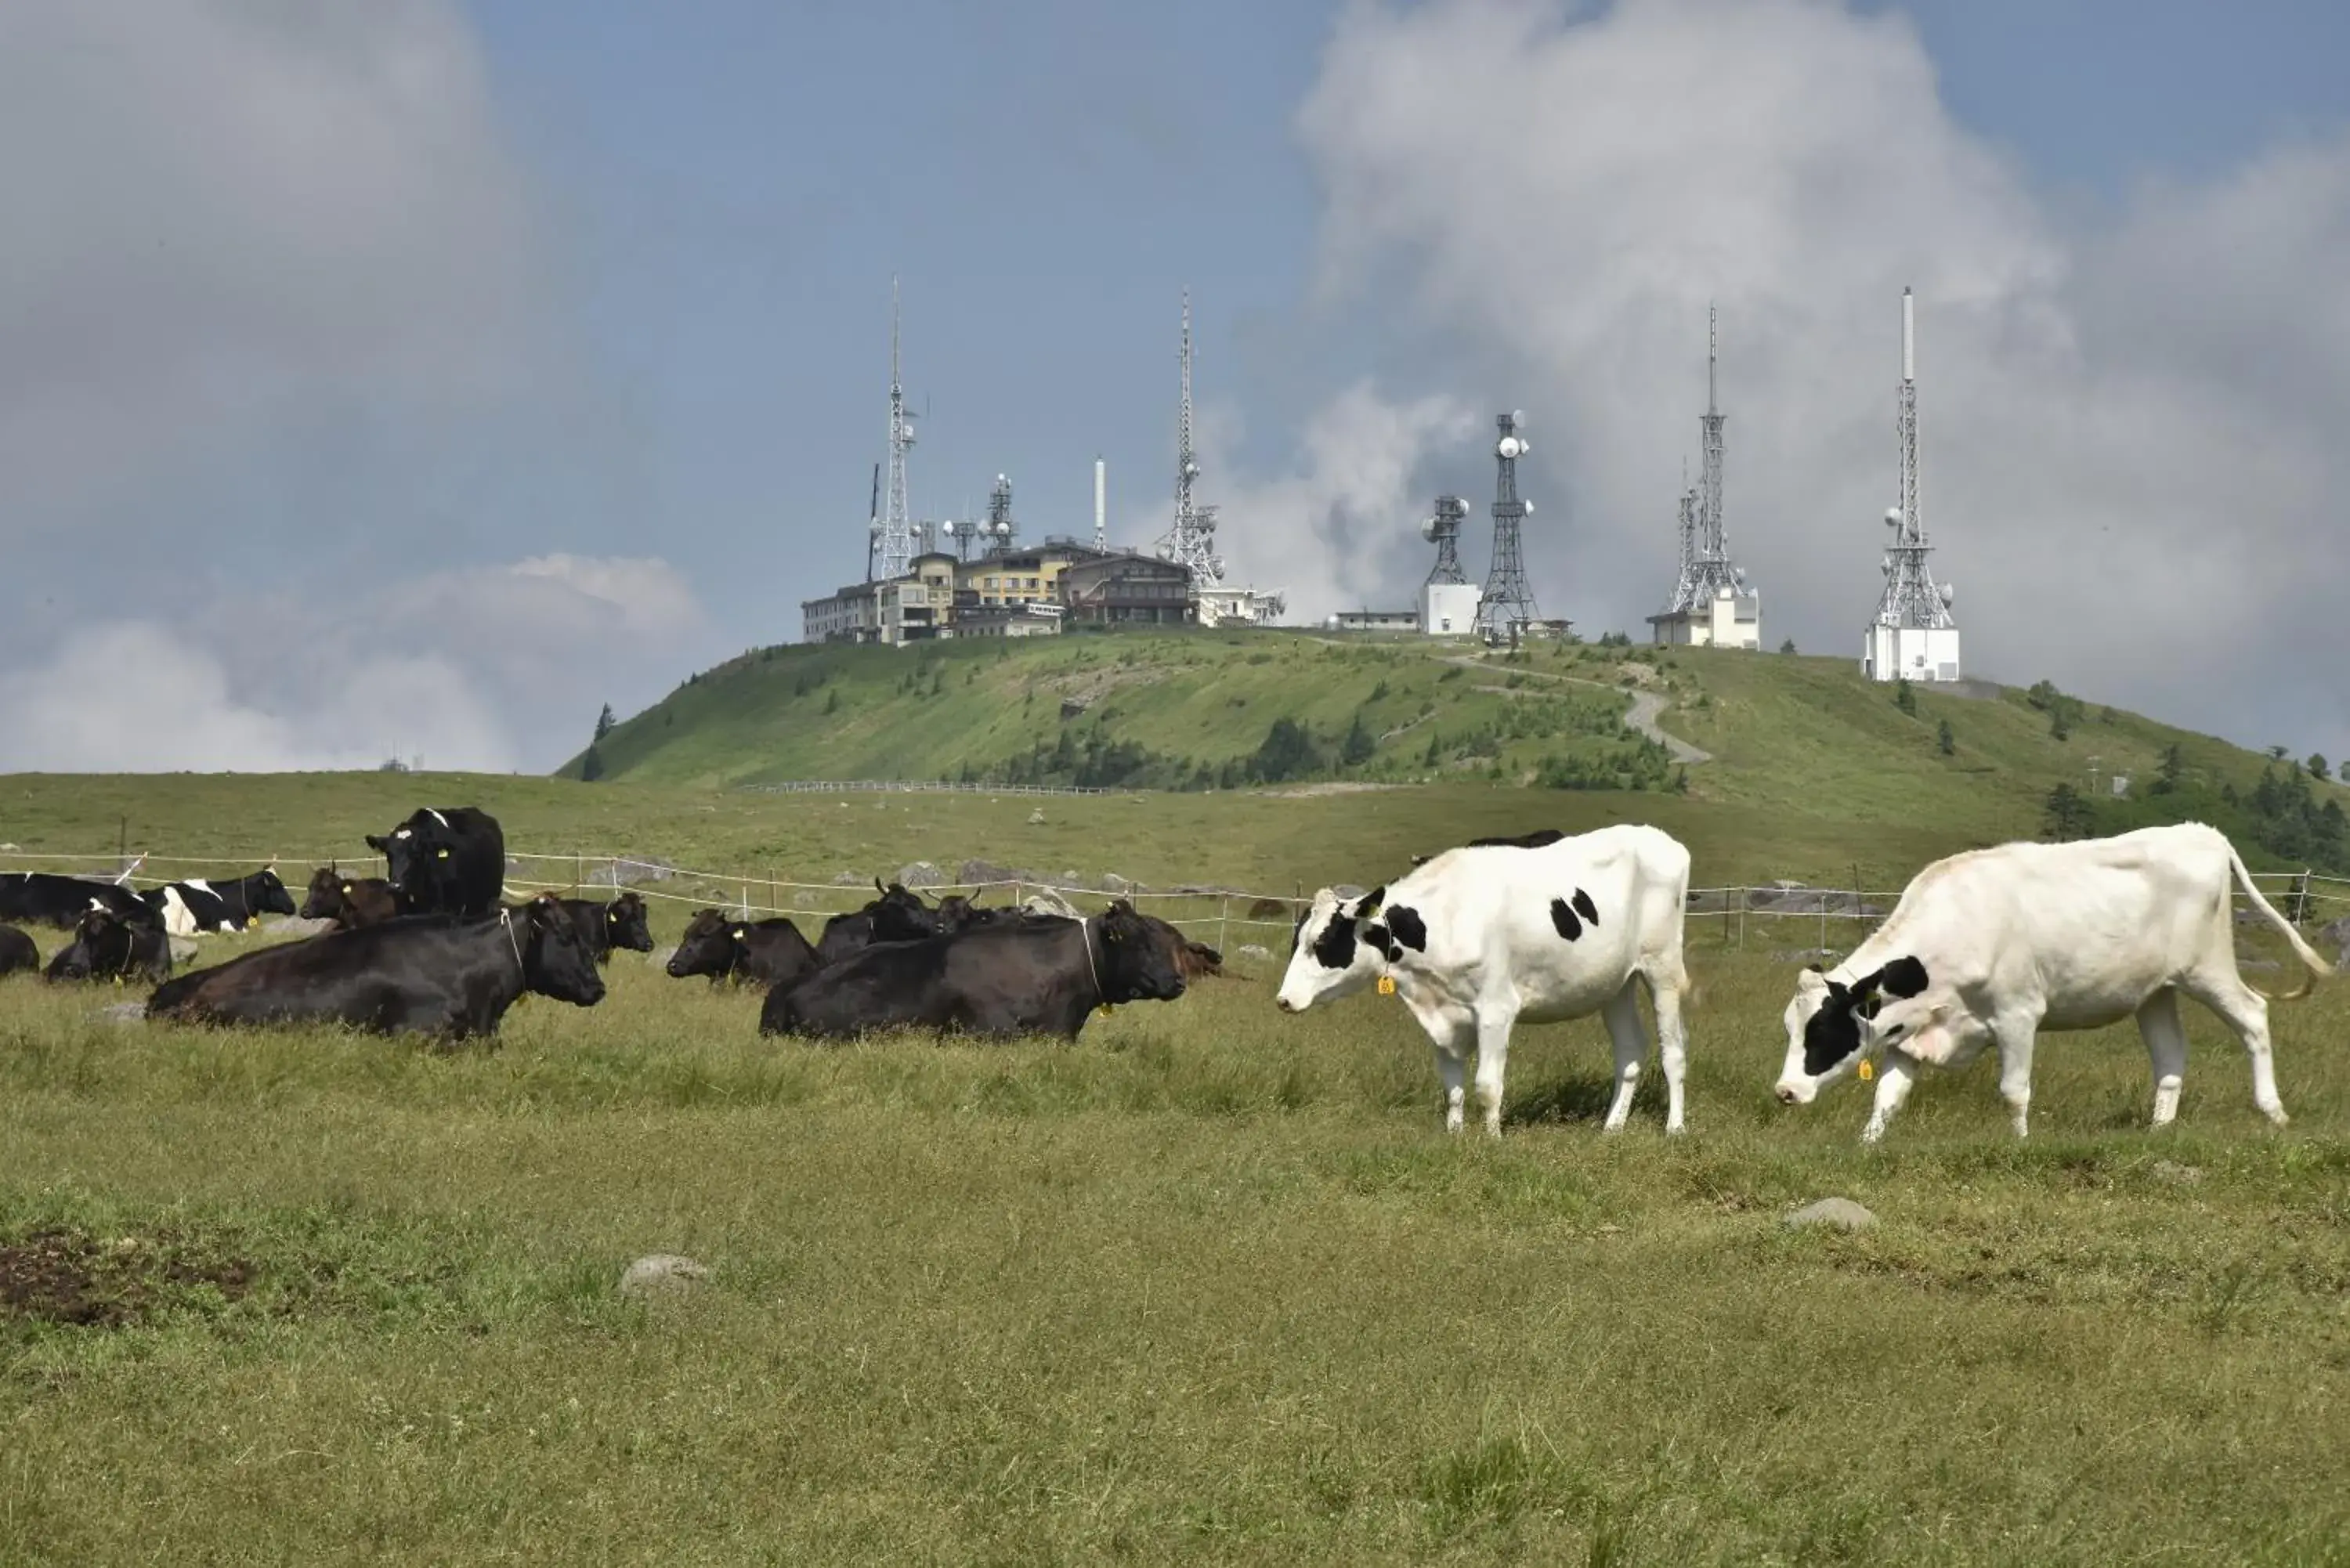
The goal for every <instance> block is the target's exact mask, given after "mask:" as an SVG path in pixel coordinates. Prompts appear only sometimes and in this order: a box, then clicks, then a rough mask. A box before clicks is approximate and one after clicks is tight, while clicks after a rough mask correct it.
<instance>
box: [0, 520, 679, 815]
mask: <svg viewBox="0 0 2350 1568" xmlns="http://www.w3.org/2000/svg"><path fill="white" fill-rule="evenodd" d="M256 626H258V627H261V628H265V631H264V633H263V634H262V635H258V636H256V635H255V632H254V628H255V627H256ZM289 650H290V651H289ZM712 651H713V650H712V649H711V648H710V646H709V628H708V623H707V619H706V618H705V616H704V614H703V612H702V607H701V606H700V604H699V603H698V602H697V601H696V599H695V598H694V596H693V594H692V591H691V588H690V587H687V585H686V583H685V581H684V579H683V578H682V577H681V576H680V575H679V574H678V572H677V571H676V569H675V568H674V567H672V566H670V565H669V564H668V563H667V562H664V561H660V560H655V559H635V560H630V559H595V558H587V557H577V556H563V557H546V556H542V557H536V558H533V559H530V560H525V561H520V562H515V563H513V564H510V565H506V566H491V567H484V568H481V569H478V570H474V571H465V572H446V573H438V574H434V575H432V576H429V577H426V578H423V579H421V580H418V581H414V582H402V583H399V584H396V585H394V586H393V587H390V588H389V589H387V590H385V591H384V592H382V593H380V594H376V595H373V596H368V597H360V598H358V599H354V600H350V601H348V602H338V603H328V602H325V601H308V600H303V599H300V598H283V599H278V600H275V601H271V602H269V603H267V604H266V606H265V609H264V611H263V613H261V614H259V615H258V616H256V614H255V607H254V604H253V602H252V601H243V602H239V603H236V604H232V605H223V606H210V607H198V608H197V610H196V612H195V613H192V614H190V615H187V616H184V617H182V618H180V619H178V620H176V621H173V622H171V623H162V622H157V621H152V620H141V619H135V618H126V619H120V620H101V621H97V622H95V623H93V624H91V625H90V626H88V628H85V629H82V630H78V631H76V632H75V633H73V634H71V635H70V636H69V637H68V639H66V640H65V642H64V644H63V645H62V646H61V647H60V648H59V649H57V652H56V654H55V656H54V658H53V659H50V660H48V661H47V663H45V664H43V665H40V666H38V667H36V668H34V669H30V670H20V671H16V672H14V673H12V674H11V675H10V676H9V677H8V679H7V680H5V682H0V770H8V769H15V768H28V769H29V768H41V769H47V770H51V771H61V772H75V771H98V772H124V773H158V772H171V771H178V770H190V771H199V772H208V771H228V772H236V773H269V772H277V771H283V770H286V769H305V768H349V767H372V766H374V765H375V764H376V763H380V762H382V761H383V760H384V759H385V758H387V757H390V756H398V757H401V758H410V759H413V758H421V759H422V760H423V762H424V763H426V764H427V765H429V766H432V767H436V768H463V769H478V770H482V771H484V772H504V771H506V770H509V769H513V768H518V767H525V766H527V767H534V768H536V767H541V766H545V765H547V764H548V763H550V762H551V761H553V760H556V759H560V758H562V757H564V756H567V755H568V754H569V753H572V752H574V751H576V750H577V749H578V747H579V746H580V745H581V744H582V743H584V742H585V740H586V737H587V730H588V727H589V725H590V724H591V723H592V722H593V721H594V718H595V716H596V711H597V708H598V706H599V705H600V704H601V703H602V702H603V701H605V700H606V699H608V698H612V697H619V698H622V699H623V700H626V699H627V698H629V697H630V696H642V695H650V693H651V692H652V691H655V690H658V689H660V688H661V687H665V686H667V685H668V684H670V680H669V674H668V672H669V671H671V670H674V669H676V668H678V667H679V666H680V664H681V663H682V662H683V661H686V660H689V659H706V658H707V657H708V656H709V655H710V654H711V653H712Z"/></svg>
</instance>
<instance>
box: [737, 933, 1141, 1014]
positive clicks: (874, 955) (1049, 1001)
mask: <svg viewBox="0 0 2350 1568" xmlns="http://www.w3.org/2000/svg"><path fill="white" fill-rule="evenodd" d="M1182 994H1183V977H1182V975H1181V974H1180V973H1179V972H1177V970H1176V967H1175V959H1174V955H1173V954H1172V953H1171V952H1170V950H1169V947H1168V943H1167V942H1166V940H1165V939H1164V938H1163V937H1162V936H1161V935H1160V934H1159V931H1158V930H1156V929H1153V928H1152V927H1151V925H1150V924H1149V921H1148V920H1147V919H1146V918H1145V917H1143V916H1140V915H1138V914H1136V913H1135V912H1134V907H1133V906H1132V905H1130V904H1128V903H1127V902H1125V901H1124V900H1123V899H1121V900H1118V902H1115V903H1113V904H1111V905H1110V907H1109V909H1108V910H1107V912H1105V913H1103V914H1099V915H1095V916H1093V917H1091V918H1089V919H1082V920H1065V919H1055V918H1053V917H1049V916H1048V917H1042V918H1034V919H1016V920H1010V921H995V922H990V923H989V924H986V925H983V926H975V927H972V928H970V929H965V930H962V931H959V932H956V933H954V934H953V935H951V936H937V937H925V938H922V939H921V940H918V941H904V942H880V943H876V944H875V945H873V946H871V947H868V948H866V949H864V950H861V951H858V952H856V953H852V954H851V955H849V956H848V957H847V958H844V959H841V960H839V961H837V962H834V963H829V964H827V965H825V966H824V967H823V968H821V969H819V970H817V971H816V972H815V973H814V974H812V975H810V976H809V977H808V978H807V979H806V980H803V981H800V982H799V983H798V984H797V985H795V986H792V987H789V988H788V989H786V988H784V987H780V986H779V987H777V988H776V989H775V990H773V991H770V992H768V993H767V1001H766V1003H765V1005H764V1006H763V1007H762V1008H761V1009H760V1010H759V1033H762V1034H797V1035H805V1036H812V1037H815V1038H818V1039H831V1040H837V1039H845V1038H848V1037H851V1036H854V1035H858V1034H863V1033H870V1032H875V1031H879V1030H885V1029H940V1030H946V1031H949V1032H951V1033H968V1034H989V1035H999V1036H1001V1035H1018V1034H1058V1035H1060V1036H1061V1037H1063V1038H1064V1039H1068V1040H1074V1039H1076V1037H1077V1034H1078V1033H1079V1031H1081V1030H1083V1029H1084V1028H1085V1026H1086V1020H1087V1018H1090V1017H1091V1016H1092V1015H1093V1013H1094V1011H1095V1009H1097V1008H1100V1007H1108V1006H1112V1005H1115V1004H1117V1003H1119V1002H1172V1001H1173V1000H1174V999H1175V998H1177V997H1179V996H1180V995H1182Z"/></svg>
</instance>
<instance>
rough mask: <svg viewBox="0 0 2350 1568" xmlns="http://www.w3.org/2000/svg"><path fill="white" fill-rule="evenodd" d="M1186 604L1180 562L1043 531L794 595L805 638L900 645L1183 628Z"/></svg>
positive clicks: (1188, 592)
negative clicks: (885, 576)
mask: <svg viewBox="0 0 2350 1568" xmlns="http://www.w3.org/2000/svg"><path fill="white" fill-rule="evenodd" d="M1192 603H1193V596H1192V589H1191V573H1190V571H1189V570H1188V569H1187V568H1186V567H1184V566H1182V565H1181V564H1180V563H1179V562H1174V561H1168V560H1163V559H1161V558H1159V557H1158V556H1145V555H1141V554H1139V553H1137V552H1135V551H1131V550H1109V549H1097V548H1095V547H1094V546H1093V545H1082V544H1079V543H1078V542H1077V541H1076V540H1074V539H1062V538H1052V539H1047V540H1045V543H1043V544H1042V545H1021V546H1015V547H999V548H996V549H993V550H990V551H988V552H987V553H986V554H985V555H982V556H973V557H972V558H971V559H969V560H962V559H959V558H957V557H956V556H953V555H951V554H949V553H947V552H945V551H942V550H941V551H930V552H926V553H924V554H921V555H919V556H914V557H913V560H912V563H911V570H910V571H909V572H908V573H907V575H906V576H901V577H894V578H890V579H889V580H888V581H885V582H876V583H851V584H849V585H848V586H847V587H844V588H842V589H841V590H840V591H839V592H837V593H835V594H830V595H827V597H823V598H820V599H805V600H802V601H801V604H800V623H801V636H802V638H803V639H804V640H806V641H808V642H871V643H880V644H883V645H885V646H888V647H899V646H902V645H903V644H905V643H909V642H920V641H923V640H926V639H931V638H947V637H1038V636H1050V635H1052V634H1054V633H1056V632H1059V631H1060V630H1061V629H1062V628H1064V627H1065V626H1066V625H1069V624H1072V623H1078V624H1087V625H1097V626H1182V625H1186V624H1188V623H1189V622H1190V621H1191V618H1192V615H1193V611H1192V608H1191V606H1192Z"/></svg>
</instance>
